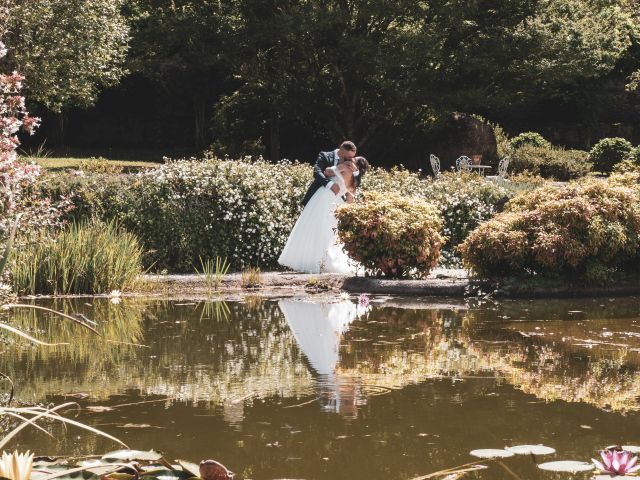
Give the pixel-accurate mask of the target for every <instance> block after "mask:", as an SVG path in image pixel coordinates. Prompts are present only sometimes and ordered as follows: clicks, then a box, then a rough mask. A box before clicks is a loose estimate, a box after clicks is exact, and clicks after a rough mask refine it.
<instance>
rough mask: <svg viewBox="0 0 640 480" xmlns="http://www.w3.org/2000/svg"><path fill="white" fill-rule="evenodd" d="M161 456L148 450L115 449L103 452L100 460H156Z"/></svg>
mask: <svg viewBox="0 0 640 480" xmlns="http://www.w3.org/2000/svg"><path fill="white" fill-rule="evenodd" d="M161 458H162V454H160V453H158V452H156V451H153V450H149V451H148V452H145V451H142V450H115V451H113V452H109V453H105V454H104V455H103V456H102V460H104V461H105V462H112V461H128V462H130V461H132V460H138V461H142V462H157V461H158V460H160V459H161Z"/></svg>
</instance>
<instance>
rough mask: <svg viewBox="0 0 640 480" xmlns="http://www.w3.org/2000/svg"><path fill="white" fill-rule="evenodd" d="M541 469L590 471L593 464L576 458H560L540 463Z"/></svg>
mask: <svg viewBox="0 0 640 480" xmlns="http://www.w3.org/2000/svg"><path fill="white" fill-rule="evenodd" d="M538 468H539V469H541V470H548V471H550V472H570V473H576V472H588V471H589V470H593V468H594V467H593V465H592V464H590V463H586V462H578V461H575V460H560V461H557V462H547V463H541V464H539V465H538Z"/></svg>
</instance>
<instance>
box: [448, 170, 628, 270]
mask: <svg viewBox="0 0 640 480" xmlns="http://www.w3.org/2000/svg"><path fill="white" fill-rule="evenodd" d="M638 201H639V198H638V191H636V190H633V189H631V188H628V187H625V186H620V185H615V184H609V183H607V182H602V181H598V180H584V181H582V182H578V183H572V184H569V185H568V186H566V187H563V188H555V187H551V186H547V187H543V188H539V189H537V190H534V191H532V192H530V193H528V194H525V195H521V196H519V197H516V198H514V199H513V200H511V201H510V202H509V203H508V204H507V207H506V211H505V212H503V213H501V214H499V215H497V216H496V217H495V218H494V219H492V220H490V221H488V222H486V223H484V224H483V225H480V226H479V227H478V228H477V229H476V230H474V231H473V232H472V233H471V234H470V235H469V237H468V238H467V239H466V240H465V241H464V243H463V244H462V245H461V246H460V252H461V253H462V256H463V260H464V263H465V264H466V265H467V266H468V267H470V268H472V269H473V270H474V271H475V272H476V273H477V274H479V275H481V276H485V277H495V276H504V275H521V274H538V275H561V276H572V277H577V278H582V279H583V280H585V281H601V280H602V279H603V278H604V276H605V275H604V274H605V273H606V272H609V273H611V272H622V271H630V272H633V271H637V268H638V266H639V261H640V205H639V203H638Z"/></svg>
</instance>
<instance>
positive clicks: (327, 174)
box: [324, 167, 336, 177]
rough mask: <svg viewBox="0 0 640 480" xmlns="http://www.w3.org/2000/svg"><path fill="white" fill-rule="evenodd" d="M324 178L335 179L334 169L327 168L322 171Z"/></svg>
mask: <svg viewBox="0 0 640 480" xmlns="http://www.w3.org/2000/svg"><path fill="white" fill-rule="evenodd" d="M324 176H325V177H335V176H336V170H335V168H334V167H327V168H325V169H324Z"/></svg>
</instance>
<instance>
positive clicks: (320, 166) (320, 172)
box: [313, 152, 340, 193]
mask: <svg viewBox="0 0 640 480" xmlns="http://www.w3.org/2000/svg"><path fill="white" fill-rule="evenodd" d="M330 166H332V165H330V164H329V159H328V158H327V154H326V153H325V152H320V153H319V154H318V159H317V160H316V164H315V166H314V167H313V178H314V179H315V180H316V181H317V182H319V183H320V184H321V185H322V186H327V185H329V184H330V183H331V184H332V185H331V186H330V188H331V190H333V192H334V193H338V192H339V191H340V187H338V186H337V185H336V184H335V183H334V182H333V181H332V180H331V179H330V178H328V177H327V176H326V175H325V174H324V170H325V169H326V168H327V167H330Z"/></svg>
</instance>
